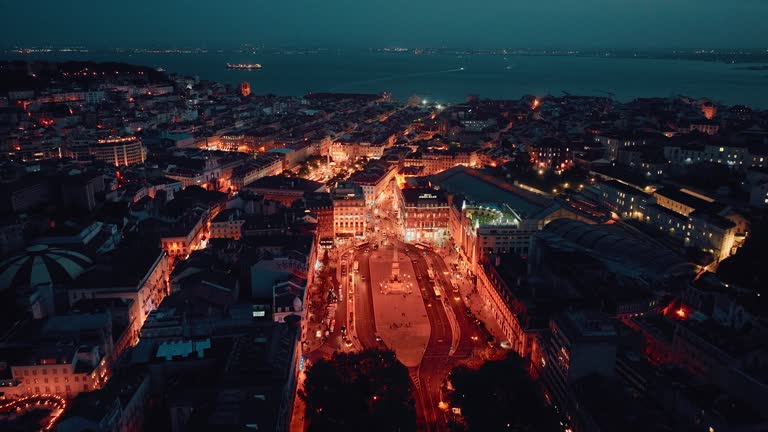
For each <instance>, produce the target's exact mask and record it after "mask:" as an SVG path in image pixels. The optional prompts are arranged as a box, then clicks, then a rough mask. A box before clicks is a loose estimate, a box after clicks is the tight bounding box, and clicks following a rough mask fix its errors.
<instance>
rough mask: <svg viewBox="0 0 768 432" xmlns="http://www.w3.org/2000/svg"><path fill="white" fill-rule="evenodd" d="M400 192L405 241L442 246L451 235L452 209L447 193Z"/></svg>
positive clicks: (428, 189) (419, 189) (437, 191)
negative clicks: (449, 221)
mask: <svg viewBox="0 0 768 432" xmlns="http://www.w3.org/2000/svg"><path fill="white" fill-rule="evenodd" d="M398 192H399V193H398V194H397V198H398V205H399V207H400V219H401V221H402V224H403V227H404V228H405V240H406V241H427V242H432V243H435V244H437V245H442V244H443V242H444V241H445V240H446V239H447V237H448V235H449V234H450V231H449V229H448V218H449V213H450V208H449V206H448V199H447V197H446V195H445V193H444V192H441V191H439V190H434V189H431V188H407V189H398Z"/></svg>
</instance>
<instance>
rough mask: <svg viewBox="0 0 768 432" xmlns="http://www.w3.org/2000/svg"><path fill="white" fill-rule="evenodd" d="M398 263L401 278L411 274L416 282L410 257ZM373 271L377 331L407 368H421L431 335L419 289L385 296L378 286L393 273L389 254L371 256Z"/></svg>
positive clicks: (372, 291)
mask: <svg viewBox="0 0 768 432" xmlns="http://www.w3.org/2000/svg"><path fill="white" fill-rule="evenodd" d="M399 263H400V273H401V275H403V276H405V275H406V274H408V275H410V276H409V279H410V280H415V275H414V272H413V267H412V265H411V261H410V260H409V259H408V257H407V256H405V255H401V256H400V257H399ZM370 268H371V280H370V283H371V293H372V295H373V311H374V315H375V317H376V332H377V333H378V334H379V336H381V337H382V339H383V340H384V343H385V344H386V345H387V346H389V347H390V348H392V349H393V350H394V351H395V353H396V354H397V358H398V360H400V361H401V362H402V363H403V364H404V365H405V366H406V367H415V366H418V365H419V363H421V358H422V356H423V355H424V351H425V350H426V348H427V344H428V342H429V336H430V332H431V329H430V325H429V319H428V318H427V311H426V307H425V306H424V301H423V300H422V298H421V293H420V292H419V290H418V289H416V290H414V291H413V292H411V293H409V294H383V293H382V291H381V290H380V289H379V283H380V282H385V281H387V280H389V276H390V275H391V272H392V257H391V255H389V254H376V255H374V256H372V257H371V258H370Z"/></svg>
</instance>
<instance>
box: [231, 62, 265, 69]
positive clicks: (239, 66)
mask: <svg viewBox="0 0 768 432" xmlns="http://www.w3.org/2000/svg"><path fill="white" fill-rule="evenodd" d="M227 69H245V70H254V69H261V65H260V64H259V63H227Z"/></svg>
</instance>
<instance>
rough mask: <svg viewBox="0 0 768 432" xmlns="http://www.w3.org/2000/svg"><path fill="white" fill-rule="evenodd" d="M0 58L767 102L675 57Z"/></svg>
mask: <svg viewBox="0 0 768 432" xmlns="http://www.w3.org/2000/svg"><path fill="white" fill-rule="evenodd" d="M2 57H3V59H8V60H10V59H26V60H33V59H45V60H94V61H123V62H127V63H134V64H141V65H147V66H153V67H162V68H164V69H166V70H167V71H169V72H178V73H182V74H190V75H198V76H200V78H202V79H208V80H213V81H219V82H227V83H232V84H237V83H239V82H241V81H249V82H250V84H251V90H252V92H254V93H273V94H277V95H290V96H300V95H303V94H306V93H308V92H321V91H337V92H360V93H363V92H365V93H368V92H382V91H389V92H391V93H392V94H393V95H394V96H395V97H396V98H399V99H405V98H407V97H409V96H411V95H418V96H420V97H422V98H426V99H428V100H430V101H435V102H441V103H447V102H458V101H462V100H464V99H465V98H466V96H467V95H470V94H477V95H480V96H481V97H486V98H513V99H516V98H519V97H520V96H522V95H525V94H533V95H537V96H543V95H546V94H551V95H562V94H563V92H568V93H571V94H575V95H598V96H604V95H606V94H611V93H612V94H614V95H615V96H614V97H615V98H616V99H619V100H623V101H627V100H631V99H633V98H636V97H653V96H661V97H664V96H670V95H678V94H684V95H687V96H692V97H708V98H711V99H714V100H716V101H719V102H722V103H726V104H745V105H750V106H752V107H756V108H760V107H761V108H768V71H755V70H740V69H737V67H744V66H747V65H729V64H723V63H714V62H704V61H685V60H649V59H631V58H626V59H621V58H602V57H576V56H522V55H518V56H512V55H510V56H502V55H448V54H429V55H416V54H412V53H391V52H375V51H372V52H342V51H332V50H331V51H320V52H310V53H296V52H293V53H291V52H269V53H267V52H263V53H256V54H251V53H241V52H207V53H194V54H179V53H160V54H154V53H133V54H129V53H120V52H107V51H105V52H89V53H59V52H52V53H38V54H28V55H20V54H3V55H2ZM228 62H234V63H240V62H242V63H246V62H247V63H261V64H262V65H263V69H261V70H256V71H245V70H228V69H226V66H225V64H226V63H228Z"/></svg>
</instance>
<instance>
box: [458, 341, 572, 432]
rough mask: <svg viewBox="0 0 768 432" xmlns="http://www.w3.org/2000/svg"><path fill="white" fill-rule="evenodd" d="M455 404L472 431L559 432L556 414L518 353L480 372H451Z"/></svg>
mask: <svg viewBox="0 0 768 432" xmlns="http://www.w3.org/2000/svg"><path fill="white" fill-rule="evenodd" d="M450 383H451V386H452V387H453V390H452V391H451V392H450V401H451V405H452V406H454V407H459V408H461V410H462V415H463V416H464V419H465V420H466V425H467V427H468V429H469V430H470V431H478V432H480V431H498V430H507V431H536V432H550V431H551V432H554V431H558V430H559V428H558V426H559V422H558V419H557V416H556V414H555V412H554V411H553V410H552V409H551V408H550V407H548V406H547V405H546V403H545V402H544V399H543V397H542V395H541V393H540V392H539V390H538V389H537V388H536V385H535V384H534V382H533V381H532V380H531V378H530V377H529V376H528V374H527V373H526V369H525V363H524V361H523V360H522V359H521V358H520V357H518V356H517V355H516V354H514V353H512V352H510V354H509V355H508V356H507V357H506V358H505V359H502V360H492V361H487V362H485V363H483V365H482V366H480V367H479V368H477V369H470V368H468V367H466V366H459V367H457V368H454V369H453V371H451V375H450Z"/></svg>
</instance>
